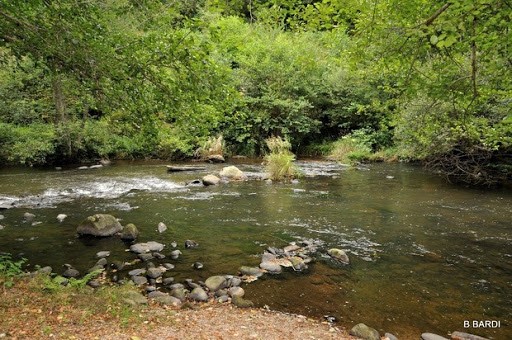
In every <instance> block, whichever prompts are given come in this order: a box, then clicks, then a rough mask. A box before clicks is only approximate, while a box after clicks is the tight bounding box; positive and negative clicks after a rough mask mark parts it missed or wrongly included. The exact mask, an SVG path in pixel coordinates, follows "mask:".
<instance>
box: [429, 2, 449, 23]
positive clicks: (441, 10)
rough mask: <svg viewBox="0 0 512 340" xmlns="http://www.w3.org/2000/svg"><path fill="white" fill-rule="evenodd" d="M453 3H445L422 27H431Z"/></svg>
mask: <svg viewBox="0 0 512 340" xmlns="http://www.w3.org/2000/svg"><path fill="white" fill-rule="evenodd" d="M450 5H451V3H449V2H447V3H445V4H444V5H443V6H442V7H441V8H439V9H438V10H437V11H436V12H435V13H434V14H432V15H431V16H430V18H428V19H427V20H425V21H424V22H423V23H422V25H425V26H430V25H432V23H433V22H434V21H435V20H436V19H437V18H438V17H439V16H440V15H441V14H443V12H444V11H446V10H447V9H448V7H450Z"/></svg>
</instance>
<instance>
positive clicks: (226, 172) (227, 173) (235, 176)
mask: <svg viewBox="0 0 512 340" xmlns="http://www.w3.org/2000/svg"><path fill="white" fill-rule="evenodd" d="M219 175H220V177H226V178H228V179H231V180H235V181H241V180H244V179H246V178H247V176H245V174H244V173H243V172H242V170H240V169H238V168H237V167H236V166H227V167H225V168H222V170H221V171H220V172H219Z"/></svg>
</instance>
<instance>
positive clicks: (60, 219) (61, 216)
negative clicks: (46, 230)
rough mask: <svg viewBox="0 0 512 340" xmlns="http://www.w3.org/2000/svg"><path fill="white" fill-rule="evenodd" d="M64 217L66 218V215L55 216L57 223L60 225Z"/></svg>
mask: <svg viewBox="0 0 512 340" xmlns="http://www.w3.org/2000/svg"><path fill="white" fill-rule="evenodd" d="M66 217H68V215H66V214H58V215H57V221H59V222H61V223H62V221H64V220H65V219H66Z"/></svg>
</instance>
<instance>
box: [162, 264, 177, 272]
mask: <svg viewBox="0 0 512 340" xmlns="http://www.w3.org/2000/svg"><path fill="white" fill-rule="evenodd" d="M162 266H164V267H165V269H167V270H171V269H174V265H173V264H172V263H163V264H162Z"/></svg>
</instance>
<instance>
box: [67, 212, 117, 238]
mask: <svg viewBox="0 0 512 340" xmlns="http://www.w3.org/2000/svg"><path fill="white" fill-rule="evenodd" d="M121 230H123V227H122V226H121V223H119V221H118V220H117V219H116V218H115V217H114V216H112V215H107V214H96V215H93V216H89V217H87V218H86V219H85V220H83V221H82V223H80V225H79V226H78V227H77V229H76V232H77V233H78V235H80V236H83V235H90V236H97V237H107V236H112V235H115V234H117V233H119V232H120V231H121Z"/></svg>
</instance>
